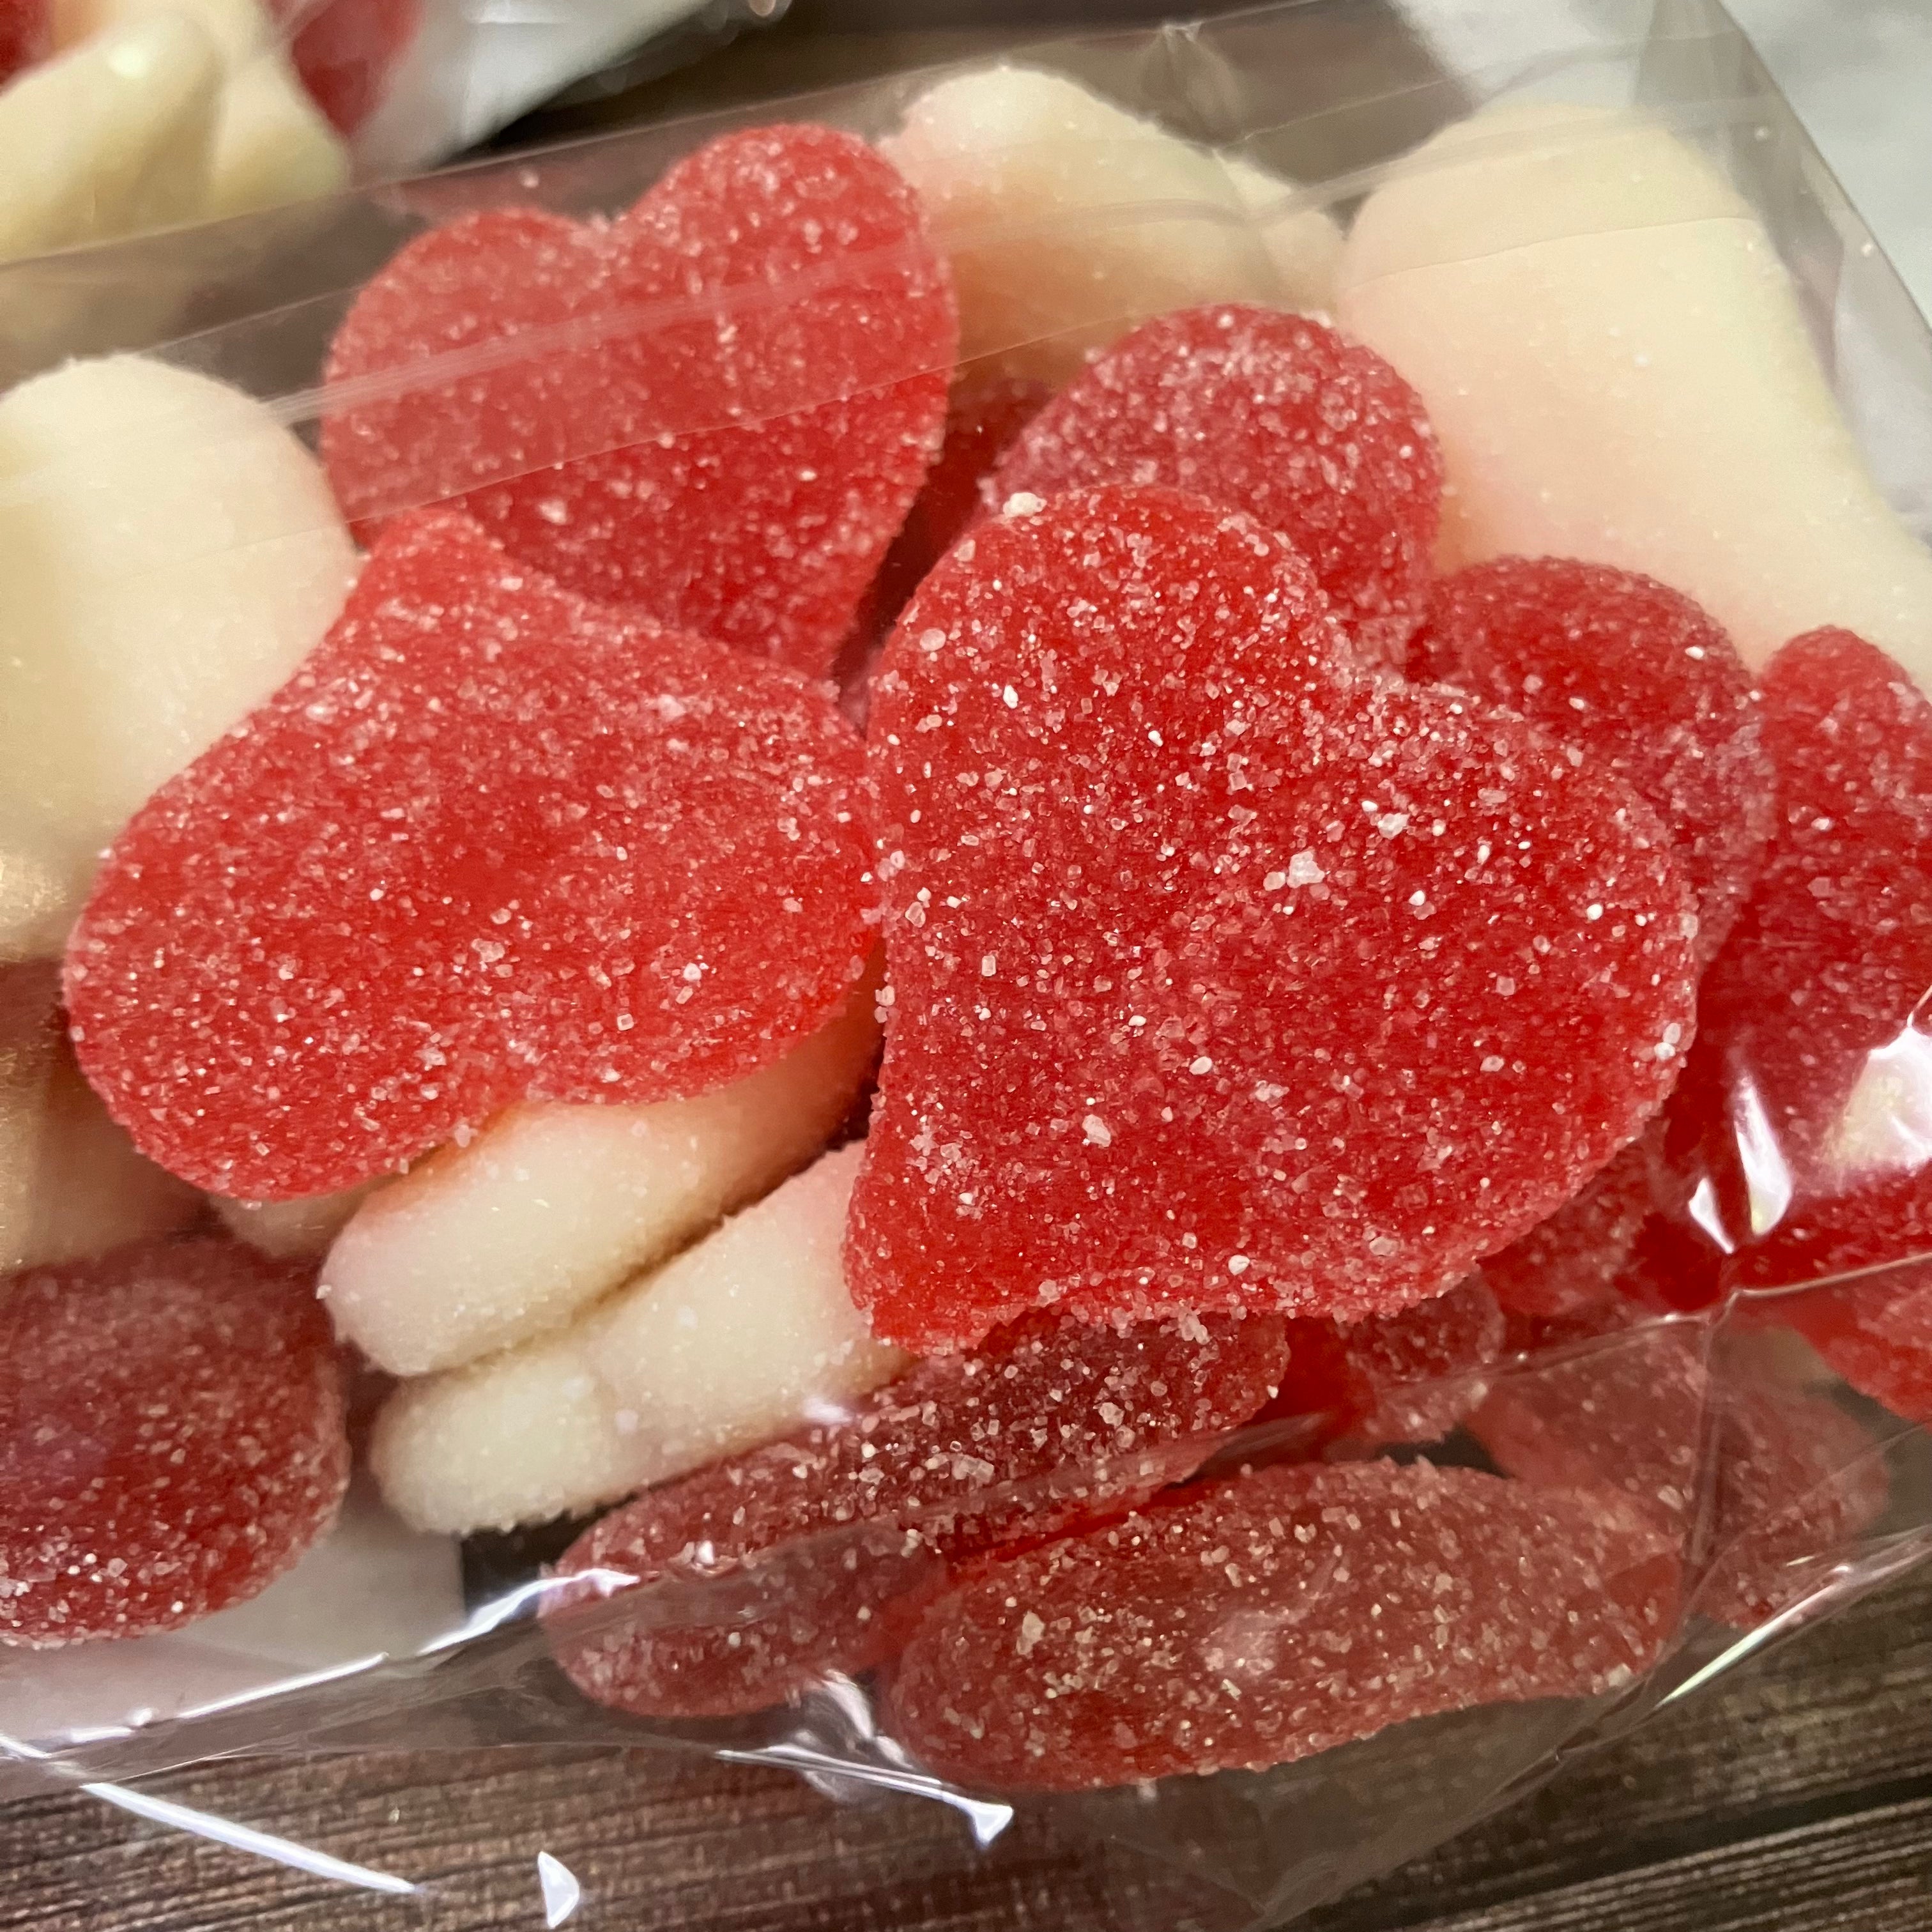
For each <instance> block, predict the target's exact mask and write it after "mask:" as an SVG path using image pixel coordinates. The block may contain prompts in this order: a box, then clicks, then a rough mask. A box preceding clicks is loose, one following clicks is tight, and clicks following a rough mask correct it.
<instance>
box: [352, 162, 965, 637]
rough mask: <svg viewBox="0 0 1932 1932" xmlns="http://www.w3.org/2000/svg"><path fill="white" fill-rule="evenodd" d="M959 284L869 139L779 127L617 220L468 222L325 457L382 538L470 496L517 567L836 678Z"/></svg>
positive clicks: (365, 339)
mask: <svg viewBox="0 0 1932 1932" xmlns="http://www.w3.org/2000/svg"><path fill="white" fill-rule="evenodd" d="M958 333H959V332H958V324H957V320H956V315H955V312H954V307H953V293H952V287H951V283H950V280H949V278H948V275H947V270H946V268H945V266H944V263H942V262H941V260H940V259H939V258H938V256H937V255H936V254H935V253H934V252H933V250H932V247H931V245H930V244H929V242H928V241H927V239H926V231H925V227H924V224H923V220H922V216H921V213H920V211H919V204H918V202H917V200H916V197H915V196H914V195H913V192H912V190H911V189H910V187H908V186H907V184H906V182H905V181H904V180H903V179H902V178H901V177H900V176H899V175H898V173H897V172H895V170H894V169H892V166H890V165H889V163H886V162H885V161H883V160H881V159H880V157H878V156H877V154H874V152H873V151H872V150H871V148H868V146H867V145H865V142H863V141H862V140H859V139H858V138H857V137H856V136H853V135H850V134H845V133H839V132H838V131H836V130H833V129H831V128H827V127H806V126H801V127H766V128H758V129H754V130H750V131H748V132H746V133H739V134H733V135H728V136H725V137H724V139H721V140H718V141H714V142H712V143H711V144H710V145H709V146H707V147H705V148H700V150H699V151H697V153H696V154H692V155H691V156H690V157H688V159H686V160H683V161H682V162H680V163H679V164H678V165H677V166H676V167H675V168H673V169H672V170H671V171H670V173H668V174H667V175H665V176H664V179H663V180H662V181H660V182H659V183H658V185H657V186H656V187H655V188H653V189H652V190H651V192H650V193H648V194H647V195H646V196H644V198H643V199H642V200H641V201H640V202H638V203H637V205H636V207H634V208H632V209H631V210H630V211H628V213H626V214H624V215H622V216H621V217H619V218H618V219H617V220H614V221H612V222H610V223H601V224H599V223H581V222H576V221H571V220H565V218H563V217H561V216H558V215H554V214H545V213H544V212H542V211H539V210H537V209H534V208H502V209H494V210H490V211H485V212H482V213H478V214H468V215H465V216H463V217H460V219H458V220H455V221H452V222H451V223H449V224H447V225H446V226H443V227H441V228H438V229H434V230H433V231H432V232H431V233H429V234H428V235H425V236H422V237H420V238H419V239H417V240H416V241H415V242H412V243H410V245H409V246H408V247H407V248H404V250H402V251H401V253H400V254H398V255H397V256H396V257H395V259H394V260H392V262H391V263H389V266H387V267H386V268H385V269H383V272H381V273H380V275H377V276H376V278H374V280H373V281H371V283H370V284H368V287H366V288H365V290H363V291H362V294H361V295H360V296H359V297H358V298H357V299H356V305H355V306H354V307H353V308H352V309H351V310H350V313H349V315H348V317H347V319H346V320H344V323H343V325H342V327H341V330H340V332H338V335H337V336H336V338H335V345H334V347H333V349H332V352H331V354H330V357H329V368H328V371H327V377H326V380H327V382H328V383H329V386H330V387H331V389H332V390H333V391H334V394H333V395H331V396H330V398H329V400H328V401H327V403H326V420H325V422H324V424H323V456H324V460H325V461H326V463H327V466H328V469H329V476H330V478H331V480H332V482H333V483H334V484H335V489H336V492H337V494H338V496H339V498H340V499H341V502H342V505H343V507H344V510H345V511H347V513H348V514H349V516H350V517H351V518H352V519H353V520H355V521H356V522H357V523H359V525H360V526H362V529H363V530H364V532H365V534H366V533H367V532H368V530H370V529H373V528H374V527H375V526H379V525H380V523H382V522H383V520H384V519H386V518H387V517H390V516H392V515H394V514H396V513H397V512H398V511H402V510H406V509H409V508H413V507H416V506H419V505H425V504H431V503H437V502H444V501H446V500H449V499H460V500H461V503H462V506H463V508H465V509H466V510H467V511H469V513H470V514H472V516H474V517H475V518H476V519H477V520H478V521H479V522H480V523H482V524H483V525H484V527H485V528H486V529H488V530H489V531H490V533H491V534H492V535H493V536H495V537H496V538H497V539H498V540H499V541H500V542H502V544H504V545H505V547H506V548H507V549H508V550H509V551H510V552H511V554H512V555H514V556H518V557H520V558H522V559H525V560H526V561H527V562H531V563H533V564H535V565H537V566H538V568H541V569H542V570H544V571H546V572H547V573H548V574H550V575H551V576H553V577H556V579H557V580H558V581H559V583H563V584H565V585H566V586H568V587H569V588H571V589H574V590H577V591H579V592H581V593H582V594H583V595H585V596H587V597H594V598H599V599H601V600H602V601H606V602H610V603H622V604H634V605H635V606H637V607H638V608H640V609H641V610H648V611H649V612H650V613H651V614H652V616H655V617H657V618H658V619H660V620H661V621H662V622H664V623H667V624H670V625H675V626H676V627H677V628H680V629H682V630H688V631H695V632H697V633H698V634H700V635H702V636H706V637H718V638H721V639H722V640H724V642H726V643H732V644H736V645H738V646H740V647H742V649H746V650H749V651H753V652H757V653H759V654H760V655H767V656H771V657H775V658H779V659H780V660H781V661H784V662H785V663H787V664H794V665H796V666H797V667H799V668H801V669H802V670H809V671H811V672H813V673H815V674H823V673H825V672H826V671H828V670H829V669H830V668H831V666H832V661H833V659H834V658H835V655H836V654H837V652H838V645H839V643H840V641H841V639H842V638H843V637H844V634H845V633H846V631H847V630H848V629H849V628H850V625H851V622H852V619H853V613H854V612H855V611H856V610H857V608H858V605H859V599H860V598H861V597H862V595H863V594H864V592H865V588H866V586H867V585H868V583H869V582H870V581H871V577H872V575H873V573H874V571H876V569H877V567H878V565H879V562H880V559H881V558H882V557H883V556H884V554H885V552H886V547H887V545H888V544H889V543H890V542H891V541H892V537H893V535H894V534H895V532H896V531H897V530H898V527H899V525H900V523H901V522H902V521H903V520H904V516H905V513H906V511H907V508H908V506H909V505H910V504H911V502H912V501H913V498H914V497H915V496H916V495H917V494H918V493H919V485H920V484H921V483H922V481H923V480H924V478H925V475H926V469H927V466H928V464H929V463H930V462H931V460H932V457H933V455H934V454H935V452H936V451H937V450H938V447H939V442H940V437H941V432H942V430H943V428H944V422H945V416H946V395H947V382H948V380H949V379H950V375H951V373H952V365H953V358H954V355H955V353H956V349H957V346H958Z"/></svg>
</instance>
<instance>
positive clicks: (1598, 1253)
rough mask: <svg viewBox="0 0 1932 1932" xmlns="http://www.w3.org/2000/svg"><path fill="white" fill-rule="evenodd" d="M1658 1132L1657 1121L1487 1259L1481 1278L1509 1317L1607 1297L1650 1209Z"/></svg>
mask: <svg viewBox="0 0 1932 1932" xmlns="http://www.w3.org/2000/svg"><path fill="white" fill-rule="evenodd" d="M1658 1118H1659V1119H1660V1120H1661V1118H1662V1117H1661V1115H1660V1116H1659V1117H1658ZM1656 1127H1657V1123H1656V1122H1655V1121H1654V1122H1653V1123H1652V1126H1651V1127H1650V1128H1649V1129H1647V1130H1646V1131H1645V1133H1643V1135H1641V1136H1640V1137H1639V1138H1638V1139H1636V1140H1634V1141H1633V1142H1631V1144H1630V1145H1629V1146H1628V1147H1627V1148H1625V1149H1624V1150H1623V1151H1622V1153H1621V1154H1619V1155H1618V1156H1617V1157H1616V1159H1615V1160H1613V1161H1611V1162H1610V1164H1609V1166H1607V1167H1605V1168H1604V1169H1603V1170H1602V1172H1601V1173H1598V1174H1596V1175H1593V1176H1592V1178H1590V1179H1589V1181H1586V1182H1585V1183H1584V1184H1583V1187H1582V1188H1581V1189H1580V1190H1579V1192H1578V1193H1577V1195H1576V1196H1574V1198H1573V1199H1571V1200H1569V1201H1566V1202H1565V1203H1564V1204H1563V1205H1562V1207H1561V1208H1558V1209H1557V1211H1556V1213H1555V1214H1553V1215H1551V1216H1550V1218H1549V1220H1547V1221H1544V1222H1541V1223H1539V1224H1538V1226H1535V1227H1534V1228H1532V1229H1531V1230H1530V1231H1529V1233H1528V1234H1526V1235H1524V1236H1523V1238H1521V1239H1520V1241H1512V1242H1511V1244H1510V1245H1509V1246H1508V1247H1506V1248H1505V1249H1503V1250H1502V1251H1501V1252H1500V1253H1497V1254H1493V1255H1490V1256H1488V1257H1487V1258H1486V1259H1485V1260H1484V1262H1483V1265H1482V1274H1483V1279H1484V1281H1485V1282H1487V1283H1488V1284H1489V1286H1490V1289H1491V1290H1492V1291H1493V1292H1494V1294H1495V1295H1496V1299H1497V1301H1499V1302H1500V1303H1501V1304H1502V1306H1503V1307H1504V1308H1505V1310H1507V1311H1508V1313H1510V1314H1512V1315H1526V1316H1562V1315H1569V1314H1572V1313H1576V1312H1577V1311H1578V1310H1582V1309H1585V1308H1589V1307H1592V1306H1594V1305H1595V1304H1597V1303H1598V1302H1600V1301H1603V1300H1604V1298H1606V1297H1607V1295H1609V1294H1610V1292H1611V1290H1612V1289H1613V1286H1614V1284H1615V1283H1616V1279H1617V1277H1618V1276H1619V1274H1622V1272H1623V1270H1624V1268H1625V1265H1626V1264H1627V1263H1628V1261H1629V1259H1630V1256H1631V1250H1633V1249H1634V1247H1636V1246H1637V1236H1638V1234H1639V1233H1640V1231H1641V1230H1642V1229H1643V1223H1644V1218H1645V1217H1646V1215H1648V1214H1649V1212H1650V1210H1651V1181H1650V1167H1651V1161H1652V1155H1653V1151H1654V1149H1655V1144H1656V1142H1657V1139H1658V1134H1657V1132H1656Z"/></svg>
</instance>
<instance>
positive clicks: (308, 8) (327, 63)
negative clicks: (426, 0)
mask: <svg viewBox="0 0 1932 1932" xmlns="http://www.w3.org/2000/svg"><path fill="white" fill-rule="evenodd" d="M270 4H271V5H272V7H273V8H274V10H275V13H276V15H277V16H278V18H280V19H281V20H284V21H287V23H290V25H292V26H293V27H294V28H295V34H294V37H293V39H292V40H290V43H289V52H290V58H292V59H293V61H294V62H295V68H296V73H297V74H299V75H301V77H302V85H303V86H305V88H307V89H308V92H309V93H310V95H311V97H312V98H313V99H314V101H315V104H316V105H317V107H320V109H321V110H322V111H323V113H325V114H326V115H328V116H329V120H330V121H332V123H333V124H334V125H335V127H338V128H339V129H340V130H341V131H342V132H343V133H345V134H353V133H355V132H356V130H357V129H358V128H359V127H361V126H362V124H363V122H364V121H366V120H368V118H369V117H370V115H371V114H373V113H374V112H375V111H376V110H377V107H380V105H381V104H382V101H383V95H384V93H385V92H386V90H387V88H388V86H389V75H390V74H391V72H392V70H393V69H394V68H395V65H396V64H397V62H398V61H400V60H401V58H402V56H403V55H404V53H405V52H407V51H408V49H409V46H410V43H411V42H412V41H413V40H414V39H415V38H416V33H417V31H418V29H419V27H420V26H421V25H422V0H322V5H320V6H316V5H311V4H308V0H270Z"/></svg>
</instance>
